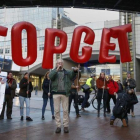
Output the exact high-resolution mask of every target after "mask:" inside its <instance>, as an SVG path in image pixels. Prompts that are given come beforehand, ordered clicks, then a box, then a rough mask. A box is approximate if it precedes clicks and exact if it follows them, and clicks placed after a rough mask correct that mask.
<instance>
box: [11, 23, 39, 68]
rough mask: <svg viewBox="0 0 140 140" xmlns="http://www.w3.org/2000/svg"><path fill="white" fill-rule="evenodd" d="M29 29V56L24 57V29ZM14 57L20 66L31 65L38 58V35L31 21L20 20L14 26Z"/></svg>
mask: <svg viewBox="0 0 140 140" xmlns="http://www.w3.org/2000/svg"><path fill="white" fill-rule="evenodd" d="M23 29H25V30H26V31H27V58H26V59H23V57H22V30H23ZM11 32H12V33H11V34H12V36H11V41H12V43H11V44H12V58H13V61H14V62H15V63H16V64H17V65H19V66H29V65H31V64H33V63H34V62H35V60H36V58H37V35H36V28H35V26H34V25H33V24H31V23H29V22H19V23H16V24H15V25H14V26H13V27H12V31H11Z"/></svg>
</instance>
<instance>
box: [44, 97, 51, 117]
mask: <svg viewBox="0 0 140 140" xmlns="http://www.w3.org/2000/svg"><path fill="white" fill-rule="evenodd" d="M49 99H50V107H51V112H52V116H54V105H53V98H49ZM47 102H48V98H43V107H42V116H44V114H45V109H46V106H47Z"/></svg>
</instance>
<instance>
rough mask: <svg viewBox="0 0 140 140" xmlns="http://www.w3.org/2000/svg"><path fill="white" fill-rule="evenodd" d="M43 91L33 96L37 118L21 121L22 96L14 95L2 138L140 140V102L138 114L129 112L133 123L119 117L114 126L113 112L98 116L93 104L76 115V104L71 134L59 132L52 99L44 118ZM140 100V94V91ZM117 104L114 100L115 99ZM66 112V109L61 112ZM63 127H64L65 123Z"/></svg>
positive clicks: (0, 130)
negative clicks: (110, 122)
mask: <svg viewBox="0 0 140 140" xmlns="http://www.w3.org/2000/svg"><path fill="white" fill-rule="evenodd" d="M41 96H42V92H39V93H38V95H37V96H35V95H34V93H33V95H32V98H31V117H32V118H33V122H26V120H24V121H20V115H19V101H18V97H16V98H15V99H14V107H13V115H12V118H13V119H12V120H7V119H6V117H5V119H4V120H1V121H0V140H8V139H9V140H140V103H138V104H137V105H136V106H135V115H136V116H135V117H134V118H132V117H131V116H130V115H129V127H126V128H124V127H122V122H121V120H119V119H117V120H116V121H115V123H114V126H112V127H111V126H110V125H109V118H110V115H107V117H106V118H104V117H103V113H102V114H101V117H100V118H98V117H97V111H96V110H95V109H93V107H92V105H91V106H90V107H89V108H87V111H85V112H81V116H82V117H81V118H78V119H77V118H76V117H75V111H74V108H73V107H72V111H71V113H70V126H69V130H70V132H69V134H64V133H63V131H62V132H61V134H55V133H54V131H55V128H56V126H55V121H54V120H52V118H51V112H50V107H49V103H48V105H47V109H46V113H45V120H44V121H43V120H41V108H42V97H41ZM138 98H139V101H140V96H139V95H138ZM111 105H112V106H113V103H112V102H111ZM61 115H62V112H61ZM62 129H63V127H62Z"/></svg>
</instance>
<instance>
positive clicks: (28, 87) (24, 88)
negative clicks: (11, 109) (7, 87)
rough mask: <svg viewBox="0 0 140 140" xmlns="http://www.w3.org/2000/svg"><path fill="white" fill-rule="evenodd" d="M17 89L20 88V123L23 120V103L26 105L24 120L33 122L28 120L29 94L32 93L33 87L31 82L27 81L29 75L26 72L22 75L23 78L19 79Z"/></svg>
mask: <svg viewBox="0 0 140 140" xmlns="http://www.w3.org/2000/svg"><path fill="white" fill-rule="evenodd" d="M19 87H20V92H19V102H20V116H21V121H23V119H24V102H25V104H26V120H27V121H33V120H32V119H31V118H30V98H31V92H32V91H33V86H32V83H31V80H30V79H29V74H28V73H27V72H26V73H25V74H24V77H23V78H22V79H21V81H20V84H19Z"/></svg>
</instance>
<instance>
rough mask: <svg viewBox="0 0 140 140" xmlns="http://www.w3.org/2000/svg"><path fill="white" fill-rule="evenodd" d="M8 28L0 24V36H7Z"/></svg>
mask: <svg viewBox="0 0 140 140" xmlns="http://www.w3.org/2000/svg"><path fill="white" fill-rule="evenodd" d="M7 31H8V28H6V27H4V26H0V36H7Z"/></svg>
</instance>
